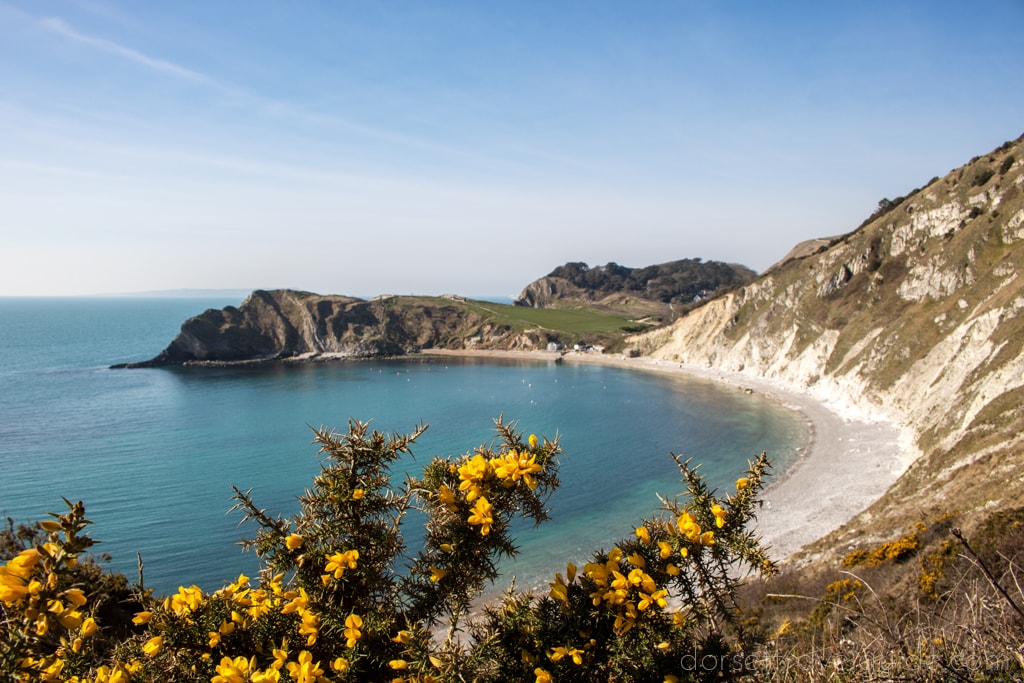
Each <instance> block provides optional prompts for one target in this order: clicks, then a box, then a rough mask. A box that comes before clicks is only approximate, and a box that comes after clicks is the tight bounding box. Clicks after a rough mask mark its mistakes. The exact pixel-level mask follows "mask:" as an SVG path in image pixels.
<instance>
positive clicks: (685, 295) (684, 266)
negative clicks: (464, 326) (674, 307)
mask: <svg viewBox="0 0 1024 683" xmlns="http://www.w3.org/2000/svg"><path fill="white" fill-rule="evenodd" d="M756 276H757V273H755V272H754V271H753V270H751V269H749V268H747V267H745V266H741V265H736V264H731V263H723V262H721V261H704V260H702V259H700V258H692V259H681V260H679V261H670V262H668V263H661V264H658V265H653V266H646V267H644V268H629V267H626V266H620V265H619V264H617V263H615V262H611V263H608V264H606V265H603V266H594V267H593V268H591V267H590V266H588V265H587V264H586V263H582V262H571V263H566V264H565V265H563V266H559V267H557V268H555V269H554V270H553V271H551V273H550V274H549V275H548V277H559V278H564V279H565V280H568V281H569V282H571V283H572V284H574V285H576V286H577V287H580V288H583V289H588V290H592V291H594V292H597V293H600V294H614V293H617V292H632V293H635V294H636V295H637V296H641V297H643V298H645V299H651V300H653V301H661V302H664V303H689V302H691V301H693V300H694V298H695V297H698V296H700V297H706V296H708V295H710V294H712V293H714V292H716V291H717V290H719V289H720V288H727V287H734V286H737V285H742V284H746V283H747V282H750V281H751V280H753V279H754V278H755V277H756Z"/></svg>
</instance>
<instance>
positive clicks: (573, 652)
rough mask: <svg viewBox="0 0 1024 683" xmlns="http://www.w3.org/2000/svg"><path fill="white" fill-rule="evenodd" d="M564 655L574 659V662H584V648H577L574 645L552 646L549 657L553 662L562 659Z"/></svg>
mask: <svg viewBox="0 0 1024 683" xmlns="http://www.w3.org/2000/svg"><path fill="white" fill-rule="evenodd" d="M564 657H569V658H570V659H572V663H573V664H576V665H579V664H582V663H583V650H577V649H576V648H574V647H554V648H551V652H549V653H548V659H550V660H551V661H552V662H557V661H560V660H561V659H562V658H564Z"/></svg>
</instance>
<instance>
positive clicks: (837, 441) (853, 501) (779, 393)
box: [417, 349, 915, 561]
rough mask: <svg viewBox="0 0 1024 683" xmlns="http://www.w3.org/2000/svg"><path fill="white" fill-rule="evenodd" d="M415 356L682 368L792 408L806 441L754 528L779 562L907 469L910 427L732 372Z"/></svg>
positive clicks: (549, 356) (572, 358)
mask: <svg viewBox="0 0 1024 683" xmlns="http://www.w3.org/2000/svg"><path fill="white" fill-rule="evenodd" d="M417 355H421V356H456V357H465V358H473V357H477V358H509V359H520V360H537V361H556V360H558V359H559V358H561V361H562V362H565V363H593V364H599V365H608V366H614V367H621V368H625V369H629V370H645V371H651V372H662V373H678V374H685V375H687V376H690V377H694V378H697V379H703V380H706V381H711V382H716V383H720V384H725V385H727V386H731V387H735V388H737V389H738V390H742V391H747V392H753V393H757V394H759V395H760V396H763V397H764V398H766V399H768V400H772V401H776V402H778V403H780V404H782V405H784V406H786V407H788V408H790V409H791V410H795V411H797V412H798V413H800V414H801V415H803V417H804V419H805V420H807V423H808V426H809V437H808V442H807V443H806V444H805V446H804V447H803V448H801V453H800V454H799V455H798V457H797V459H796V461H795V462H794V463H793V464H792V465H791V466H790V467H789V468H788V469H787V470H786V471H784V472H779V473H776V474H773V475H772V477H771V479H770V481H769V482H768V484H767V486H766V487H765V489H764V491H763V492H762V496H761V497H762V499H763V501H764V504H763V506H762V508H761V510H760V511H759V512H758V516H757V523H756V526H755V531H756V532H757V533H758V534H759V535H760V536H761V538H762V541H763V543H764V545H765V547H766V548H767V549H768V552H769V554H770V555H771V556H772V557H773V559H775V560H777V561H784V560H786V559H788V558H790V557H792V556H793V555H794V554H795V553H796V552H797V551H799V550H800V549H801V548H803V547H805V546H806V545H808V544H810V543H813V542H814V541H817V540H818V539H820V538H823V537H825V536H826V535H828V534H829V533H831V532H832V531H834V530H836V529H838V528H839V527H841V526H842V525H843V524H845V523H846V522H848V521H849V520H851V519H853V518H854V517H855V516H857V515H858V514H859V513H860V512H862V511H863V510H864V509H866V508H867V507H868V506H869V505H871V504H872V503H873V502H875V501H876V500H877V499H878V498H879V497H881V496H882V494H884V493H885V492H886V491H887V490H888V489H889V487H890V486H892V485H893V484H894V483H895V482H896V480H897V479H898V478H899V476H900V475H901V474H902V473H903V472H904V471H905V470H906V469H907V467H908V466H909V465H910V462H911V461H912V458H913V455H914V453H915V449H914V447H913V445H912V441H911V439H910V437H911V434H910V433H909V431H908V430H906V429H901V428H900V426H899V425H897V424H896V423H895V422H893V421H890V420H885V419H880V418H877V417H876V418H865V417H864V416H863V413H860V412H858V413H856V414H854V413H853V411H851V410H850V406H849V405H848V404H843V405H839V404H838V403H832V402H828V401H827V400H823V399H822V398H819V397H817V396H815V395H813V394H811V393H810V392H809V391H806V390H803V391H801V390H798V389H795V388H791V387H788V386H786V385H784V384H782V383H780V382H775V381H772V380H769V379H764V378H760V377H756V376H751V375H746V374H743V373H738V372H726V371H721V370H715V369H712V368H706V367H698V366H694V365H686V364H681V363H676V362H671V361H661V360H654V359H651V358H643V357H641V358H626V357H624V356H604V355H598V354H588V353H577V352H570V353H565V354H563V353H560V352H557V351H477V350H457V351H456V350H444V349H429V350H424V351H421V352H420V353H419V354H417ZM844 413H845V414H844ZM770 455H771V454H769V456H770Z"/></svg>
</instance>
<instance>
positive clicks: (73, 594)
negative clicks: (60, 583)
mask: <svg viewBox="0 0 1024 683" xmlns="http://www.w3.org/2000/svg"><path fill="white" fill-rule="evenodd" d="M64 597H65V599H67V601H68V602H70V603H71V604H72V605H74V606H75V607H81V606H82V605H84V604H85V602H86V600H85V593H83V592H82V589H81V588H69V589H68V590H66V591H64Z"/></svg>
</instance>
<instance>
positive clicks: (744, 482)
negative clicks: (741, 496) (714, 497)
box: [736, 477, 750, 491]
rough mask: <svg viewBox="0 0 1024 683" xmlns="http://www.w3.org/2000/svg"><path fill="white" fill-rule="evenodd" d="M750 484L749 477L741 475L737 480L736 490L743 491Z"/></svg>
mask: <svg viewBox="0 0 1024 683" xmlns="http://www.w3.org/2000/svg"><path fill="white" fill-rule="evenodd" d="M748 486H750V480H749V479H747V478H746V477H740V478H739V479H737V480H736V490H737V491H742V490H743V489H745V488H747V487H748Z"/></svg>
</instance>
